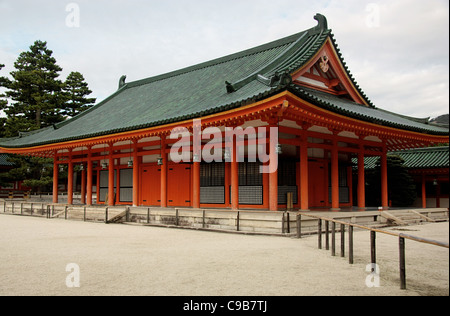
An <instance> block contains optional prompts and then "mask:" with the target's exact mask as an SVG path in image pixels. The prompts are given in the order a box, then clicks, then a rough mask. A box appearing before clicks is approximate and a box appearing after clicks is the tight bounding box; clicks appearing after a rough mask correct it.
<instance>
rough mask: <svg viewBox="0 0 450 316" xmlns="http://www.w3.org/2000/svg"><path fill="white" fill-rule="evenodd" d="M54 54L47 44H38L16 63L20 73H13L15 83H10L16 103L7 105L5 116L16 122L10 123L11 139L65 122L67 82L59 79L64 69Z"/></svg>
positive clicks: (11, 95) (8, 133)
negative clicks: (63, 103) (62, 110)
mask: <svg viewBox="0 0 450 316" xmlns="http://www.w3.org/2000/svg"><path fill="white" fill-rule="evenodd" d="M52 54H53V52H52V51H51V50H50V49H48V48H47V43H46V42H42V41H36V42H34V44H33V45H32V46H30V50H29V51H27V52H23V53H21V54H20V55H19V57H18V58H17V60H16V62H15V63H14V67H15V69H16V70H15V71H12V72H11V76H12V78H13V80H11V81H10V82H9V83H8V91H7V92H6V96H7V97H8V98H10V99H11V101H12V102H11V104H10V105H8V106H6V108H5V113H6V115H7V116H8V118H10V119H12V118H13V117H14V118H15V121H11V120H7V122H6V133H7V136H17V135H18V133H19V131H32V130H35V129H39V128H41V127H46V126H49V125H51V124H54V123H57V122H61V121H63V120H64V117H63V116H62V114H61V113H60V110H59V104H61V101H62V100H63V99H62V94H61V89H62V86H63V83H62V82H61V81H60V80H58V77H59V72H60V71H61V70H62V68H61V67H59V66H58V65H57V64H56V60H55V58H54V57H52ZM17 123H19V124H18V126H16V124H17Z"/></svg>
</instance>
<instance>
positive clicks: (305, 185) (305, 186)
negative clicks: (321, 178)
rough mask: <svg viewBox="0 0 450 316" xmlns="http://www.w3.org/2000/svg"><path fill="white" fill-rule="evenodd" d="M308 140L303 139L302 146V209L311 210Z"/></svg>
mask: <svg viewBox="0 0 450 316" xmlns="http://www.w3.org/2000/svg"><path fill="white" fill-rule="evenodd" d="M308 168H309V167H308V138H307V136H303V137H302V143H301V145H300V190H301V191H300V192H301V193H300V208H301V210H302V211H307V210H308V209H309V173H308V172H309V170H308Z"/></svg>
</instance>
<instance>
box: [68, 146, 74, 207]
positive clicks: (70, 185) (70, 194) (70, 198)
mask: <svg viewBox="0 0 450 316" xmlns="http://www.w3.org/2000/svg"><path fill="white" fill-rule="evenodd" d="M67 178H68V179H67V204H69V205H72V204H73V162H72V149H70V151H69V167H68V170H67Z"/></svg>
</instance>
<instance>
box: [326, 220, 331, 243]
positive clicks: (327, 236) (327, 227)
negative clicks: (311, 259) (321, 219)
mask: <svg viewBox="0 0 450 316" xmlns="http://www.w3.org/2000/svg"><path fill="white" fill-rule="evenodd" d="M325 249H326V250H330V222H329V221H325Z"/></svg>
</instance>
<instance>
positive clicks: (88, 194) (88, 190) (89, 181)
mask: <svg viewBox="0 0 450 316" xmlns="http://www.w3.org/2000/svg"><path fill="white" fill-rule="evenodd" d="M91 158H92V153H91V148H89V147H88V160H87V171H86V174H87V179H86V204H87V205H92V175H93V174H92V160H91Z"/></svg>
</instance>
